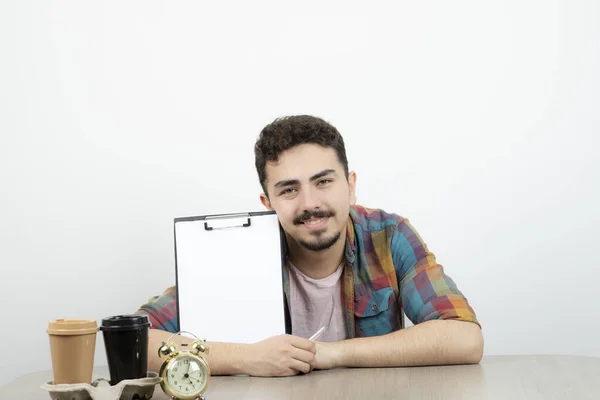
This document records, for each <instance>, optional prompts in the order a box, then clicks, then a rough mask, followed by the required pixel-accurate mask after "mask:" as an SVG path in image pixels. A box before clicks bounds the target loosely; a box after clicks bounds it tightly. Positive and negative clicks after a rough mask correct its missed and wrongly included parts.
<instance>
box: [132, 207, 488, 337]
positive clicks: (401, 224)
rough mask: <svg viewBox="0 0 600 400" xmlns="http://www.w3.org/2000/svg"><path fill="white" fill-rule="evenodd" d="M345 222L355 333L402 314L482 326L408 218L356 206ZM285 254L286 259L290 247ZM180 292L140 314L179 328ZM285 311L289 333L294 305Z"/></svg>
mask: <svg viewBox="0 0 600 400" xmlns="http://www.w3.org/2000/svg"><path fill="white" fill-rule="evenodd" d="M346 227H347V229H346V232H347V236H346V248H345V254H344V256H345V267H344V273H343V280H342V291H343V302H344V308H345V310H344V313H345V321H346V330H347V332H348V336H349V337H350V338H353V337H364V336H377V335H384V334H386V333H390V332H393V331H396V330H398V329H402V328H404V318H403V314H405V315H406V316H407V317H408V318H409V319H410V320H411V321H412V323H413V324H415V325H416V324H419V323H422V322H425V321H429V320H435V319H455V320H461V321H468V322H473V323H476V324H477V325H479V326H481V325H480V323H479V322H478V320H477V317H476V315H475V312H474V311H473V308H472V307H471V306H470V305H469V303H468V301H467V299H466V298H465V296H463V294H462V293H461V292H460V291H459V290H458V288H457V286H456V284H455V283H454V281H453V280H452V279H451V278H450V277H449V276H448V275H446V274H445V272H444V269H443V267H442V266H441V265H440V264H438V263H437V261H436V259H435V256H434V255H433V253H431V252H430V251H429V250H428V249H427V246H426V244H425V243H424V242H423V240H422V239H421V237H420V236H419V234H418V233H417V232H416V231H415V229H414V228H413V227H412V225H410V223H409V222H408V220H407V219H406V218H403V217H400V216H398V215H395V214H389V213H386V212H385V211H383V210H379V209H370V208H365V207H362V206H352V207H351V208H350V216H349V218H348V223H347V225H346ZM284 259H285V260H286V262H287V250H285V246H284ZM282 276H283V290H284V293H285V298H286V299H287V298H289V291H290V286H289V279H288V274H287V269H286V268H285V267H284V268H282ZM176 296H177V291H176V289H175V287H174V286H173V287H170V288H168V289H167V290H165V292H164V293H162V294H161V295H159V296H155V297H152V298H151V299H149V301H148V302H147V303H146V304H144V305H142V306H141V307H140V309H139V310H138V311H137V313H144V314H148V316H149V318H150V321H151V322H152V327H153V328H156V329H163V330H166V331H169V332H177V330H178V322H177V300H176ZM285 311H286V327H287V328H286V329H287V331H288V333H289V332H291V326H290V325H291V324H290V318H289V310H287V309H286V310H285Z"/></svg>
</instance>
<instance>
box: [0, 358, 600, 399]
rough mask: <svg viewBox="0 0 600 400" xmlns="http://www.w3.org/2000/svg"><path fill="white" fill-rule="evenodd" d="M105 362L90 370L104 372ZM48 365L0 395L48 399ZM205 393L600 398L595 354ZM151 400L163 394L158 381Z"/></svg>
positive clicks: (281, 381) (255, 384)
mask: <svg viewBox="0 0 600 400" xmlns="http://www.w3.org/2000/svg"><path fill="white" fill-rule="evenodd" d="M107 376H108V371H107V369H106V367H98V368H96V369H95V372H94V378H97V377H107ZM51 379H52V373H51V371H45V372H37V373H32V374H28V375H25V376H22V377H20V378H18V379H15V380H14V381H12V382H10V383H8V384H7V385H5V386H3V387H2V388H0V399H2V400H12V399H27V400H38V399H39V400H42V399H43V400H48V399H50V396H49V394H48V392H46V391H45V390H43V389H41V388H40V385H41V384H42V383H44V382H46V381H48V380H51ZM205 397H206V400H250V399H260V400H270V399H277V400H281V399H290V400H291V399H293V400H308V399H344V400H352V399H360V400H375V399H461V400H468V399H477V400H481V399H503V400H505V399H508V400H519V399H529V400H531V399H544V400H545V399H569V400H577V399H600V358H594V357H579V356H543V355H536V356H486V357H484V359H483V360H482V362H481V363H480V364H478V365H461V366H440V367H417V368H373V369H370V368H367V369H335V370H328V371H313V372H311V373H310V374H307V375H303V376H294V377H284V378H256V377H247V376H215V377H211V383H210V387H209V389H208V391H207V392H206V394H205ZM153 399H155V400H166V399H168V397H167V396H166V395H165V394H164V393H163V392H162V390H161V389H160V386H159V385H157V386H156V389H155V392H154V397H153Z"/></svg>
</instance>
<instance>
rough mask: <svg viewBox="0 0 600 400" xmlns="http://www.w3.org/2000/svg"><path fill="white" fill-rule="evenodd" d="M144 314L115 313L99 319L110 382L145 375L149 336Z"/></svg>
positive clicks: (148, 324)
mask: <svg viewBox="0 0 600 400" xmlns="http://www.w3.org/2000/svg"><path fill="white" fill-rule="evenodd" d="M149 329H150V321H149V320H148V317H147V316H146V315H116V316H112V317H107V318H104V319H103V320H102V325H101V326H100V330H101V331H102V337H103V338H104V347H105V349H106V360H107V362H108V370H109V373H110V384H111V385H112V386H114V385H116V384H118V383H119V382H121V381H122V380H124V379H140V378H146V376H147V373H148V335H149Z"/></svg>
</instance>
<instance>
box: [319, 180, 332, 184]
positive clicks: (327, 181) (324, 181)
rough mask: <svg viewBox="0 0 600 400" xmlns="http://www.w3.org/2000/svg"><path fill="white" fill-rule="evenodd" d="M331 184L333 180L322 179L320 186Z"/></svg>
mask: <svg viewBox="0 0 600 400" xmlns="http://www.w3.org/2000/svg"><path fill="white" fill-rule="evenodd" d="M329 182H331V180H330V179H321V180H320V181H319V185H325V184H327V183H329Z"/></svg>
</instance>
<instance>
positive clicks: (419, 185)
mask: <svg viewBox="0 0 600 400" xmlns="http://www.w3.org/2000/svg"><path fill="white" fill-rule="evenodd" d="M0 57H1V59H0V188H1V189H0V190H1V195H0V221H1V223H0V265H1V268H2V276H1V278H0V280H1V283H0V285H1V286H0V290H1V292H0V295H1V302H2V305H1V306H0V310H1V311H2V312H1V314H0V324H1V329H0V343H3V346H2V356H1V360H3V361H0V383H4V382H6V381H8V380H10V379H12V378H13V377H15V376H18V375H21V374H24V373H27V372H31V371H35V370H43V369H48V368H50V356H49V345H48V338H47V334H46V332H45V329H46V324H47V322H48V321H49V320H51V319H54V318H60V317H64V318H77V317H80V318H81V317H87V318H94V319H97V320H98V321H100V320H101V319H102V318H103V317H105V316H109V315H114V314H121V313H129V312H133V311H135V310H136V309H137V307H138V306H139V305H141V304H142V303H143V302H145V301H146V300H147V299H148V298H149V297H151V296H153V295H156V294H159V293H161V292H162V290H164V289H165V288H166V287H167V286H170V285H172V284H173V283H174V256H173V218H175V217H180V216H189V215H198V214H206V213H219V212H236V211H240V210H242V211H251V210H262V209H263V208H262V206H261V204H260V202H259V198H258V195H259V193H260V188H259V185H258V180H257V176H256V171H255V170H254V164H253V163H254V158H253V145H254V141H255V139H256V137H257V135H258V133H259V131H260V129H261V128H262V127H263V126H264V125H265V124H266V123H268V122H270V121H271V120H272V119H273V118H275V117H278V116H281V115H285V114H297V113H309V114H315V115H319V116H321V117H323V118H325V119H327V120H329V121H330V122H331V123H333V124H334V125H336V126H337V127H338V129H339V130H340V131H341V132H342V134H343V135H344V138H345V140H346V142H347V151H348V157H349V160H350V167H351V168H352V169H354V170H355V171H357V174H358V200H359V202H360V203H361V204H364V205H367V206H369V207H381V208H384V209H386V210H387V211H391V212H395V213H399V214H401V215H404V216H406V217H408V218H409V219H410V221H411V222H412V223H413V224H414V226H415V227H416V228H417V230H418V231H419V233H420V234H421V235H422V236H423V238H424V240H425V241H426V242H427V243H428V245H429V247H430V249H431V250H432V251H433V252H434V253H435V254H436V255H437V257H438V261H439V262H440V263H441V264H443V265H444V266H445V268H446V271H447V273H448V274H449V275H450V276H452V277H453V278H454V279H455V280H456V282H457V283H458V285H459V288H460V289H461V290H462V291H463V292H464V293H465V294H466V296H467V297H468V299H469V300H470V301H471V304H472V305H473V307H474V308H475V309H476V311H477V313H478V316H479V318H480V321H481V323H482V324H483V327H484V335H485V339H486V347H485V353H486V354H521V353H559V354H560V353H567V354H582V355H592V356H600V342H599V341H598V340H597V338H598V329H599V328H600V325H599V322H598V321H599V319H600V316H599V314H598V312H597V307H596V303H597V294H596V290H597V289H598V283H597V282H598V279H599V278H600V272H599V267H600V265H599V264H600V256H599V255H598V253H597V252H596V251H595V248H596V247H597V241H598V239H599V237H600V228H599V225H598V223H599V216H598V204H600V189H599V182H600V168H599V161H598V151H599V150H598V147H599V142H600V140H599V139H598V135H599V131H600V112H599V110H600V78H599V73H598V71H600V6H599V5H598V2H596V1H594V0H588V1H573V0H561V1H536V2H528V1H525V2H523V1H501V2H500V1H498V2H493V3H490V2H477V1H460V2H443V1H433V2H431V1H430V2H419V3H417V2H397V1H395V2H389V3H382V2H371V3H367V2H364V1H360V2H349V1H343V2H342V1H339V2H314V3H312V2H307V1H303V2H297V3H293V4H292V3H284V2H280V1H271V2H260V1H252V2H246V1H237V2H216V1H213V2H175V3H174V2H156V1H143V2H142V1H138V2H132V1H129V2H108V1H106V2H89V1H61V2H45V1H37V2H32V1H24V0H10V1H7V0H4V1H2V2H1V3H0ZM227 142H231V143H229V144H227ZM232 254H233V253H232ZM103 346H104V343H103V342H102V339H101V337H100V336H99V339H98V343H97V351H96V364H98V365H102V364H105V361H106V360H105V355H104V348H103ZM23 350H25V353H23V352H22V351H23ZM23 354H27V356H23Z"/></svg>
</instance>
